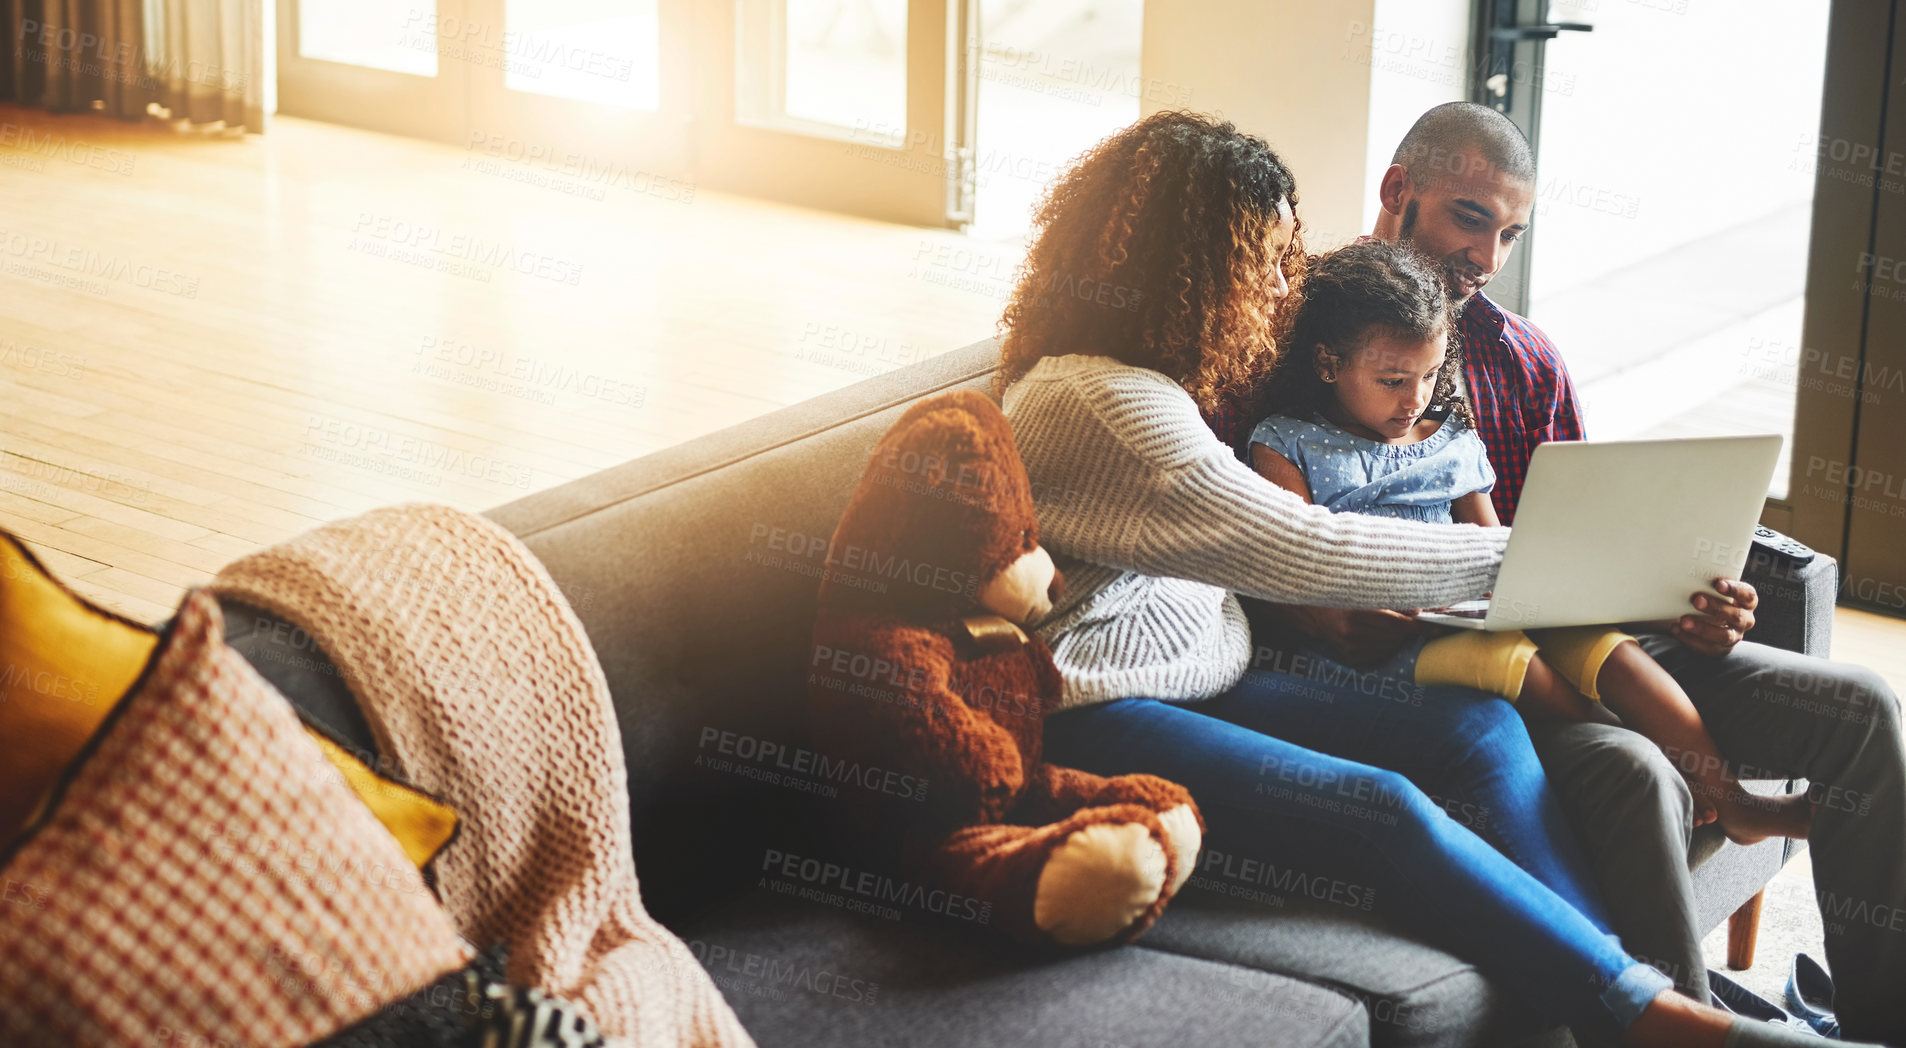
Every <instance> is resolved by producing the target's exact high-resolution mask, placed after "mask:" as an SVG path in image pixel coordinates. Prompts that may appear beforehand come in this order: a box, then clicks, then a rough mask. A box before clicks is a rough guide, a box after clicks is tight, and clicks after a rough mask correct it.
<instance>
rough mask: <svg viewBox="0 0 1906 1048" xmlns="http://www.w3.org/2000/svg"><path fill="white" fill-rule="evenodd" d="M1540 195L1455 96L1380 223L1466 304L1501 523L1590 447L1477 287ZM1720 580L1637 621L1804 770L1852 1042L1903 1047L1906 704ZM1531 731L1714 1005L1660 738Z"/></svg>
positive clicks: (1297, 615)
mask: <svg viewBox="0 0 1906 1048" xmlns="http://www.w3.org/2000/svg"><path fill="white" fill-rule="evenodd" d="M1535 188H1536V187H1535V158H1534V155H1533V154H1532V152H1531V150H1530V148H1529V143H1528V142H1527V140H1525V139H1524V138H1523V136H1522V132H1521V131H1520V130H1519V129H1517V128H1516V126H1515V125H1514V124H1513V123H1511V122H1510V121H1509V120H1508V118H1506V117H1504V116H1503V115H1502V114H1500V113H1498V112H1496V111H1495V110H1493V109H1490V108H1489V107H1487V106H1480V105H1474V104H1471V103H1468V102H1451V103H1448V104H1446V105H1440V106H1437V107H1436V108H1434V109H1431V110H1430V111H1429V112H1427V113H1425V114H1423V116H1422V117H1421V118H1420V119H1419V120H1417V122H1416V124H1415V125H1414V126H1413V127H1411V128H1410V130H1409V132H1408V133H1407V134H1406V135H1404V137H1403V141H1402V143H1401V144H1400V145H1398V146H1397V150H1396V153H1395V155H1394V157H1393V159H1392V163H1391V165H1390V167H1389V169H1388V170H1387V171H1385V172H1384V174H1383V181H1382V185H1381V188H1380V189H1379V196H1380V199H1381V202H1382V205H1383V211H1382V214H1381V215H1379V216H1378V218H1377V223H1376V229H1375V230H1373V231H1372V232H1373V235H1374V236H1377V237H1380V238H1382V239H1385V240H1395V241H1403V242H1406V243H1408V244H1410V245H1412V246H1414V247H1416V248H1417V249H1418V250H1420V251H1422V252H1423V253H1424V254H1426V255H1428V256H1430V257H1432V258H1434V259H1437V260H1438V261H1440V262H1441V263H1442V266H1443V272H1444V275H1445V282H1446V283H1447V284H1448V287H1449V292H1450V294H1451V296H1452V297H1453V298H1454V299H1456V300H1457V301H1458V302H1460V304H1461V314H1460V316H1459V319H1458V322H1457V337H1458V338H1459V339H1460V341H1461V344H1462V353H1463V358H1464V360H1463V372H1462V375H1463V383H1464V386H1465V388H1466V395H1467V396H1468V398H1469V403H1470V408H1471V410H1472V412H1473V413H1474V414H1475V416H1476V423H1477V427H1476V428H1477V430H1478V432H1479V434H1480V435H1481V437H1482V438H1483V442H1484V443H1485V444H1486V445H1487V446H1488V451H1489V460H1490V464H1491V465H1492V466H1494V468H1495V471H1496V476H1497V477H1498V478H1499V479H1498V483H1497V484H1496V487H1495V489H1494V491H1493V492H1492V493H1491V497H1492V499H1493V501H1494V503H1495V507H1496V513H1497V514H1498V515H1499V516H1500V517H1501V518H1502V520H1503V522H1504V523H1509V522H1511V521H1513V520H1514V519H1515V507H1516V500H1517V499H1518V498H1519V497H1520V495H1521V492H1522V484H1523V480H1524V478H1525V477H1526V476H1527V473H1528V466H1529V457H1530V455H1531V454H1532V453H1533V452H1534V451H1535V448H1536V446H1537V445H1539V444H1541V443H1542V442H1544V441H1548V440H1580V439H1582V438H1583V426H1582V417H1581V416H1582V412H1581V405H1580V403H1579V402H1578V401H1577V399H1576V396H1575V387H1574V385H1573V383H1572V382H1570V380H1569V375H1568V369H1567V367H1566V366H1565V365H1564V364H1563V363H1562V357H1561V355H1560V354H1559V353H1558V352H1557V351H1556V349H1555V346H1554V345H1553V344H1552V343H1550V341H1549V339H1548V336H1547V335H1545V334H1543V333H1542V330H1541V329H1540V328H1538V327H1536V326H1535V325H1534V324H1532V323H1530V322H1529V321H1528V320H1527V319H1526V318H1523V317H1520V316H1517V315H1516V314H1514V313H1511V312H1509V311H1508V310H1505V309H1503V308H1501V307H1500V306H1498V305H1496V304H1495V303H1494V302H1491V301H1490V300H1489V297H1488V296H1487V295H1485V294H1484V293H1483V288H1484V287H1485V286H1486V285H1487V284H1488V283H1489V280H1490V278H1491V277H1493V276H1495V275H1496V273H1497V272H1499V271H1500V270H1501V269H1502V267H1503V265H1504V263H1506V262H1507V261H1508V258H1509V253H1510V252H1511V251H1513V250H1514V249H1515V244H1516V241H1517V240H1518V239H1520V238H1521V236H1522V234H1523V233H1525V232H1526V231H1527V230H1528V228H1529V216H1530V211H1531V209H1532V208H1533V206H1534V203H1535ZM1608 308H1610V309H1620V308H1621V303H1620V302H1619V301H1611V302H1610V303H1609V304H1608ZM1287 348H1289V349H1292V350H1295V348H1296V347H1287ZM1717 588H1719V589H1720V590H1722V591H1723V592H1725V593H1727V594H1728V595H1729V596H1730V597H1731V598H1732V601H1733V602H1732V603H1726V602H1723V601H1718V600H1715V599H1714V598H1713V597H1711V596H1705V597H1704V596H1701V595H1698V594H1697V595H1696V596H1695V597H1694V598H1693V600H1692V602H1691V603H1692V604H1693V605H1694V613H1692V614H1688V615H1684V616H1682V617H1681V618H1680V619H1677V620H1676V621H1674V622H1673V623H1660V624H1653V625H1651V626H1649V627H1647V628H1645V629H1637V628H1635V627H1630V629H1631V632H1634V633H1635V636H1636V639H1637V640H1638V641H1639V642H1640V644H1641V646H1642V648H1643V650H1645V651H1647V652H1648V654H1649V655H1651V656H1653V657H1654V660H1655V661H1656V662H1657V663H1659V664H1660V665H1661V666H1662V667H1663V668H1665V669H1666V670H1667V671H1668V672H1669V673H1670V674H1671V675H1672V676H1673V677H1674V679H1675V680H1676V681H1677V682H1678V683H1679V684H1680V685H1681V687H1682V688H1683V689H1684V690H1685V691H1686V692H1687V693H1688V695H1689V697H1690V698H1692V699H1693V700H1694V704H1695V707H1696V708H1697V709H1698V710H1699V712H1700V714H1701V718H1702V720H1703V722H1704V723H1705V724H1706V726H1707V728H1708V731H1709V732H1710V733H1711V734H1712V735H1713V736H1714V739H1715V741H1716V742H1718V743H1719V744H1720V748H1721V751H1722V753H1723V754H1725V755H1726V757H1727V759H1728V760H1729V762H1730V763H1732V764H1733V765H1735V771H1736V772H1737V773H1738V775H1739V776H1740V777H1742V778H1760V779H1772V778H1804V779H1807V780H1809V783H1810V786H1809V793H1810V795H1811V796H1812V798H1813V801H1814V816H1813V828H1812V832H1811V835H1810V837H1809V841H1810V844H1811V855H1812V862H1813V872H1814V883H1815V886H1816V888H1817V889H1818V894H1819V904H1820V910H1821V915H1822V918H1823V920H1824V923H1825V926H1826V941H1827V959H1828V963H1829V965H1830V966H1831V968H1832V970H1833V977H1834V980H1835V983H1836V988H1837V994H1836V1003H1837V1006H1838V1012H1839V1017H1840V1021H1841V1026H1842V1029H1843V1030H1844V1031H1845V1035H1846V1036H1847V1037H1848V1038H1849V1039H1852V1038H1858V1039H1865V1040H1879V1041H1884V1042H1886V1043H1888V1044H1906V993H1902V992H1900V987H1901V985H1902V979H1906V757H1903V756H1902V753H1903V751H1902V743H1901V737H1900V713H1899V702H1898V699H1896V698H1895V697H1894V695H1893V692H1892V690H1891V689H1890V688H1888V687H1887V685H1886V682H1885V681H1884V680H1882V679H1881V678H1880V676H1879V675H1878V674H1876V673H1873V672H1872V671H1870V670H1867V669H1865V668H1864V667H1860V666H1853V665H1848V664H1844V663H1834V662H1828V661H1826V660H1823V659H1816V658H1809V657H1807V656H1804V655H1798V654H1795V653H1793V652H1789V651H1785V650H1782V649H1779V648H1772V647H1768V646H1766V645H1761V644H1756V643H1753V642H1752V641H1743V640H1742V635H1743V634H1745V633H1746V632H1747V631H1748V630H1750V629H1752V628H1753V625H1754V607H1755V605H1756V603H1757V602H1758V596H1757V595H1756V594H1755V592H1754V588H1753V587H1752V586H1750V585H1748V584H1746V583H1744V582H1740V581H1738V580H1720V581H1719V582H1718V583H1717ZM1272 617H1273V620H1274V621H1275V622H1276V623H1277V628H1279V629H1283V628H1291V629H1295V630H1297V631H1299V632H1301V633H1304V634H1308V635H1309V636H1310V637H1312V638H1313V639H1315V640H1317V641H1319V642H1321V643H1322V644H1323V645H1324V646H1325V647H1326V648H1327V649H1329V650H1330V651H1332V652H1333V653H1334V654H1336V656H1337V657H1338V658H1339V659H1340V660H1342V661H1344V662H1346V663H1350V664H1353V665H1370V664H1374V663H1377V662H1381V661H1383V660H1385V659H1387V658H1388V657H1389V656H1391V655H1393V654H1394V653H1395V652H1396V651H1397V650H1399V649H1400V648H1401V647H1402V645H1403V644H1404V643H1405V642H1406V641H1407V640H1409V639H1410V638H1412V637H1414V636H1417V635H1419V634H1420V633H1422V632H1424V631H1430V630H1434V629H1435V627H1431V626H1428V625H1426V624H1424V623H1421V622H1418V621H1417V620H1416V619H1415V618H1413V617H1412V616H1411V614H1409V613H1403V612H1394V611H1343V610H1338V609H1328V608H1279V609H1275V610H1274V612H1273V613H1272ZM1527 723H1528V726H1529V732H1530V735H1531V736H1532V737H1533V738H1534V740H1535V745H1536V750H1537V752H1539V753H1540V754H1541V756H1542V760H1543V763H1544V765H1545V766H1546V767H1547V769H1548V772H1549V776H1550V779H1551V780H1552V781H1553V783H1554V785H1555V787H1556V790H1557V793H1558V794H1559V795H1560V796H1561V798H1562V802H1563V804H1564V806H1565V807H1566V808H1567V809H1568V811H1569V814H1570V816H1571V818H1572V820H1573V822H1574V823H1575V826H1576V828H1577V829H1578V831H1579V832H1580V833H1581V836H1582V838H1583V841H1584V843H1585V844H1587V846H1588V848H1587V850H1588V853H1589V856H1590V861H1591V863H1592V864H1593V866H1594V868H1595V869H1594V872H1595V874H1596V877H1597V880H1598V881H1599V883H1600V884H1601V887H1602V889H1603V894H1604V895H1605V896H1606V898H1607V902H1608V907H1609V912H1610V913H1611V914H1612V915H1613V919H1614V922H1615V925H1616V927H1615V929H1614V930H1615V931H1616V932H1617V933H1618V934H1620V936H1621V939H1622V943H1623V945H1624V946H1625V947H1626V948H1627V949H1628V951H1629V952H1630V953H1631V954H1633V955H1635V956H1636V957H1641V958H1646V959H1647V960H1649V961H1650V962H1651V963H1654V964H1655V965H1657V966H1658V967H1660V968H1662V969H1663V970H1664V971H1666V972H1667V973H1668V975H1669V976H1670V977H1671V978H1673V979H1674V980H1675V983H1676V985H1677V987H1679V988H1680V989H1681V991H1682V992H1683V993H1686V994H1688V995H1689V996H1691V997H1694V998H1696V999H1698V1000H1702V1001H1705V1000H1707V979H1706V974H1707V973H1706V965H1705V963H1704V962H1703V960H1702V956H1701V943H1700V940H1701V936H1700V931H1701V929H1700V927H1699V925H1698V923H1697V917H1696V911H1695V906H1694V888H1693V882H1692V879H1691V878H1690V876H1689V871H1688V866H1687V862H1688V847H1689V843H1690V835H1691V834H1692V832H1693V826H1694V824H1695V819H1696V806H1695V804H1694V798H1693V794H1692V793H1691V791H1690V790H1689V788H1688V784H1687V782H1686V781H1685V780H1684V779H1683V778H1682V776H1681V774H1680V773H1679V772H1678V771H1677V770H1676V769H1675V767H1674V765H1673V763H1672V762H1671V761H1670V760H1669V759H1668V758H1667V757H1666V756H1664V755H1663V754H1662V752H1661V751H1660V750H1659V749H1658V748H1656V747H1655V745H1654V744H1653V743H1651V742H1649V741H1648V740H1647V739H1645V738H1642V737H1641V736H1640V735H1638V734H1635V733H1634V732H1631V731H1629V730H1627V729H1626V728H1621V727H1615V726H1613V725H1610V724H1601V723H1571V722H1564V721H1560V720H1555V719H1552V718H1544V717H1542V716H1540V715H1539V714H1537V713H1531V715H1530V716H1529V717H1528V718H1527ZM1708 817H1711V813H1709V816H1708Z"/></svg>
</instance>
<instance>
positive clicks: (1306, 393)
mask: <svg viewBox="0 0 1906 1048" xmlns="http://www.w3.org/2000/svg"><path fill="white" fill-rule="evenodd" d="M1455 319H1456V311H1455V307H1454V306H1453V305H1452V304H1451V302H1450V300H1449V292H1448V290H1447V288H1446V287H1445V285H1444V284H1443V276H1442V269H1441V267H1440V266H1438V265H1437V264H1436V263H1435V262H1434V261H1432V260H1430V259H1428V258H1426V257H1424V256H1423V255H1421V254H1419V253H1418V252H1417V251H1415V250H1413V249H1411V248H1408V247H1404V246H1402V245H1400V244H1395V243H1391V242H1389V241H1385V240H1360V241H1357V242H1356V243H1353V244H1348V245H1346V246H1344V247H1340V248H1338V249H1337V250H1335V251H1332V252H1329V253H1327V254H1323V255H1319V256H1317V257H1316V258H1313V259H1311V260H1310V266H1309V269H1308V271H1307V274H1306V276H1305V279H1304V301H1303V302H1302V304H1300V305H1299V306H1298V307H1297V310H1296V314H1295V316H1293V317H1292V318H1291V321H1290V324H1289V333H1288V334H1287V335H1286V336H1285V345H1286V346H1287V347H1288V348H1289V352H1286V353H1285V354H1284V356H1283V358H1282V359H1280V360H1279V361H1278V362H1277V366H1276V367H1274V368H1272V369H1271V375H1270V379H1269V381H1268V382H1267V383H1266V385H1265V391H1264V400H1263V405H1262V409H1261V411H1260V413H1259V414H1260V415H1272V414H1277V415H1294V416H1297V417H1299V418H1302V417H1305V416H1307V415H1309V414H1311V413H1312V412H1315V411H1320V410H1322V409H1323V408H1324V407H1325V406H1327V405H1328V404H1330V403H1331V401H1332V399H1333V398H1334V397H1335V396H1336V394H1335V393H1334V392H1333V391H1332V390H1331V388H1330V384H1329V383H1327V382H1325V381H1324V380H1323V377H1322V376H1321V375H1319V374H1318V370H1317V357H1316V354H1317V352H1319V351H1321V352H1323V353H1325V354H1328V355H1329V356H1331V357H1333V358H1335V359H1336V360H1338V361H1341V362H1343V363H1345V364H1348V363H1349V362H1350V358H1351V357H1352V356H1353V355H1355V353H1356V352H1357V350H1359V349H1361V348H1362V347H1363V346H1364V345H1365V344H1366V343H1367V342H1369V340H1370V338H1371V336H1372V335H1374V334H1377V333H1386V334H1389V335H1391V336H1392V337H1396V338H1410V339H1422V340H1425V341H1428V340H1432V339H1441V340H1442V341H1443V343H1444V345H1445V348H1446V355H1445V356H1444V358H1443V367H1442V370H1441V371H1439V372H1438V373H1437V375H1436V390H1435V392H1434V393H1433V394H1432V395H1431V397H1430V410H1431V411H1439V410H1444V409H1447V410H1448V411H1451V412H1453V413H1454V414H1455V415H1456V416H1457V417H1458V418H1460V419H1462V420H1463V422H1465V423H1467V424H1469V425H1472V426H1473V425H1475V418H1474V417H1473V416H1472V415H1471V414H1470V411H1469V405H1468V404H1467V403H1465V402H1464V401H1463V399H1462V398H1461V397H1459V396H1457V395H1456V379H1457V376H1458V375H1459V374H1460V373H1461V371H1462V366H1463V365H1462V344H1461V342H1460V341H1459V340H1458V339H1457V337H1456V324H1455Z"/></svg>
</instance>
